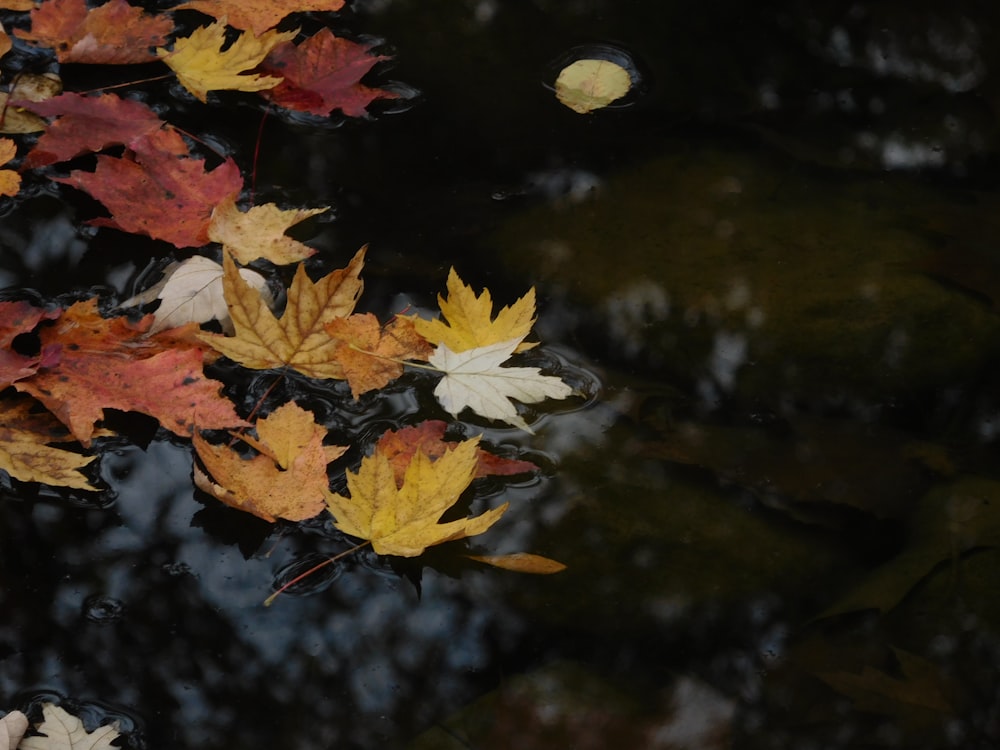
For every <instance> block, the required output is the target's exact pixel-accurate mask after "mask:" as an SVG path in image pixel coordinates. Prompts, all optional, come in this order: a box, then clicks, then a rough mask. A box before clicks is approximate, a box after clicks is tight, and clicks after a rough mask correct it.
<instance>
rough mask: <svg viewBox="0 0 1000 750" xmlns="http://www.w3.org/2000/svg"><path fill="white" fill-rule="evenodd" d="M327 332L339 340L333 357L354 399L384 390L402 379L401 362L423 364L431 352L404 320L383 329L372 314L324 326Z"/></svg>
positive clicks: (352, 317) (356, 316) (332, 322)
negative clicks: (380, 389) (338, 364)
mask: <svg viewBox="0 0 1000 750" xmlns="http://www.w3.org/2000/svg"><path fill="white" fill-rule="evenodd" d="M326 330H327V332H328V333H329V334H330V336H332V337H333V338H335V339H339V340H340V343H339V345H338V346H337V348H336V350H335V354H334V356H335V358H336V360H337V362H339V363H340V365H341V367H342V368H343V371H344V377H345V378H346V379H347V382H348V384H349V385H350V386H351V393H352V394H353V395H354V397H355V398H357V397H358V396H360V395H361V394H363V393H367V392H368V391H373V390H375V389H376V388H384V387H385V386H386V385H388V384H389V383H390V382H391V381H393V380H395V379H396V378H398V377H399V376H400V375H402V374H403V364H402V361H401V360H408V359H416V360H425V361H426V359H427V357H429V356H430V354H431V351H432V349H431V346H430V344H428V343H427V341H426V340H425V339H424V338H423V336H421V335H420V334H419V333H417V331H416V329H415V328H414V327H413V322H412V321H410V320H407V319H405V318H396V319H395V320H393V321H392V322H391V323H389V324H388V325H386V326H385V327H383V326H381V325H379V322H378V318H376V317H375V316H374V315H372V314H371V313H365V314H364V315H351V316H350V317H348V318H337V319H336V320H333V321H331V322H329V323H327V324H326Z"/></svg>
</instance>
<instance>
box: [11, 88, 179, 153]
mask: <svg viewBox="0 0 1000 750" xmlns="http://www.w3.org/2000/svg"><path fill="white" fill-rule="evenodd" d="M12 104H14V105H15V106H20V107H24V108H25V109H28V110H31V111H32V112H34V113H36V114H39V115H43V116H45V117H55V118H56V120H55V121H54V122H52V123H51V124H50V125H49V127H48V130H46V131H45V132H44V133H42V135H41V137H40V138H39V139H38V143H37V144H35V147H34V148H33V149H32V150H31V151H30V152H28V155H27V156H26V157H25V159H24V168H25V169H34V168H35V167H43V166H45V165H46V164H54V163H56V162H60V161H66V160H67V159H72V158H73V157H75V156H79V155H80V154H85V153H91V152H97V151H101V150H103V149H105V148H107V147H108V146H115V145H124V146H127V147H129V148H132V147H133V145H135V146H138V147H139V148H142V145H143V144H140V143H136V142H137V141H138V139H140V138H142V137H143V136H148V135H151V134H153V133H155V132H156V131H157V130H159V129H160V128H162V127H163V126H164V125H165V124H166V123H164V122H163V120H161V119H160V117H159V115H157V114H156V113H155V112H154V111H153V110H151V109H150V108H149V107H147V106H146V105H145V104H143V103H142V102H138V101H134V100H132V99H122V98H121V97H119V96H115V95H114V94H101V95H100V96H82V95H80V94H73V93H65V94H60V95H59V96H56V97H53V98H52V99H47V100H46V101H43V102H27V101H16V102H12ZM168 137H169V136H168ZM182 143H183V142H182ZM176 148H177V146H176V145H174V147H173V150H175V151H176ZM160 150H162V148H161V149H160ZM186 150H187V149H186V146H185V147H184V151H186Z"/></svg>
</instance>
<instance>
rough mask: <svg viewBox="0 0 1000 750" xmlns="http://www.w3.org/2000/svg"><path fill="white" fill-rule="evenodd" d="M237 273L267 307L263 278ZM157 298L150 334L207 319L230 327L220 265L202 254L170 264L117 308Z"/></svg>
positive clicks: (268, 297) (243, 270) (242, 271)
mask: <svg viewBox="0 0 1000 750" xmlns="http://www.w3.org/2000/svg"><path fill="white" fill-rule="evenodd" d="M239 273H240V276H242V277H243V280H244V281H246V283H247V284H248V285H249V286H250V287H251V288H253V289H256V290H257V292H258V293H259V294H260V295H262V297H263V300H264V303H265V304H266V305H267V306H268V307H270V306H271V305H272V304H273V300H272V299H271V295H270V293H269V292H268V289H267V279H265V278H264V277H263V276H261V275H260V274H259V273H257V272H256V271H252V270H250V269H249V268H241V269H240V271H239ZM157 299H158V300H161V304H160V306H159V307H158V308H157V309H156V311H155V312H154V313H153V316H154V318H155V320H154V322H153V325H152V326H150V328H149V332H150V333H158V332H159V331H163V330H166V329H168V328H174V327H176V326H182V325H184V324H185V323H207V322H208V321H210V320H218V321H219V322H220V323H221V324H222V327H223V329H226V330H231V329H232V327H233V326H232V321H231V320H230V318H229V306H228V305H227V304H226V299H225V297H224V296H223V291H222V266H220V265H219V264H218V263H216V262H215V261H214V260H211V259H209V258H206V257H204V256H201V255H195V256H193V257H191V258H188V259H187V260H185V261H183V262H181V263H173V264H171V265H170V266H169V267H168V268H167V269H166V271H165V272H164V277H163V279H162V280H161V281H160V282H159V283H158V284H156V285H155V286H153V287H151V288H150V289H147V290H146V291H145V292H143V293H142V294H137V295H136V296H135V297H130V298H129V299H127V300H125V301H124V302H122V303H121V305H120V307H131V306H133V305H145V304H148V303H150V302H152V301H153V300H157Z"/></svg>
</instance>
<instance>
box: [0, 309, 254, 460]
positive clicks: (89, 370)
mask: <svg viewBox="0 0 1000 750" xmlns="http://www.w3.org/2000/svg"><path fill="white" fill-rule="evenodd" d="M152 323H153V316H151V315H147V316H146V317H145V318H143V319H142V320H141V321H139V322H138V323H132V322H130V321H128V320H127V319H126V318H103V317H101V315H100V314H99V313H98V311H97V301H96V300H95V299H90V300H87V301H84V302H77V303H76V304H74V305H73V306H72V307H70V308H68V309H67V310H66V311H65V312H64V313H63V314H62V316H61V317H60V318H59V319H58V320H57V321H56V323H55V324H54V325H52V326H48V327H45V328H42V329H40V331H39V338H40V339H41V343H42V347H43V351H44V350H45V348H46V347H53V348H56V347H58V353H59V356H58V362H57V363H55V364H53V365H51V366H44V367H42V368H41V369H39V371H38V372H37V373H36V374H35V375H33V376H32V377H31V378H28V379H25V380H19V381H17V382H16V383H15V384H14V386H15V387H16V388H17V389H18V390H19V391H23V392H25V393H30V394H31V395H32V396H34V397H35V398H37V399H38V400H39V401H41V402H42V403H43V404H45V406H46V407H47V408H48V409H49V411H51V412H52V413H53V414H55V415H56V416H57V417H58V418H59V420H60V421H61V422H62V423H63V424H65V425H66V426H67V427H68V428H69V429H70V432H72V433H73V435H74V437H76V439H77V440H79V441H80V442H81V443H82V444H83V445H84V446H89V445H90V441H91V438H92V437H93V434H94V423H95V422H97V421H98V420H100V419H102V418H103V416H104V409H107V408H111V409H119V410H121V411H137V412H141V413H143V414H148V415H149V416H151V417H153V418H155V419H157V420H159V422H160V424H161V425H162V426H163V427H164V428H165V429H167V430H169V431H171V432H173V433H174V434H176V435H181V436H184V437H189V436H191V435H192V434H193V433H194V431H195V429H197V428H200V429H206V430H208V429H221V428H226V427H242V426H245V425H246V422H244V421H243V420H242V419H240V418H239V417H238V416H237V415H236V412H235V410H234V409H233V405H232V403H231V402H230V401H228V400H227V399H225V398H223V397H222V396H221V395H220V390H221V388H222V383H220V382H218V381H215V380H211V379H209V378H206V377H205V375H204V374H203V372H202V356H203V355H202V352H201V350H200V349H198V348H194V347H191V346H188V347H184V346H182V345H180V343H179V342H178V341H177V340H176V339H175V338H169V337H168V334H169V333H170V332H167V334H157V335H155V336H149V335H147V334H148V330H149V327H150V326H151V325H152Z"/></svg>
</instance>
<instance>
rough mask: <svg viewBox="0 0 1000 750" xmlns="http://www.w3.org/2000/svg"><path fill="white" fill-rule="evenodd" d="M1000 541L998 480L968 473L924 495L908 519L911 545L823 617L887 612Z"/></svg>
mask: <svg viewBox="0 0 1000 750" xmlns="http://www.w3.org/2000/svg"><path fill="white" fill-rule="evenodd" d="M997 545H1000V484H997V483H995V482H992V481H989V480H986V479H980V478H973V477H968V478H964V479H961V480H958V481H956V482H954V483H952V484H949V485H946V486H942V487H938V488H935V489H934V490H932V491H930V492H928V493H927V494H926V495H924V496H923V497H922V498H921V499H920V501H919V503H918V505H917V508H916V511H915V512H914V514H913V516H912V518H911V519H910V523H909V533H908V535H907V544H906V546H905V548H904V549H903V550H902V551H900V553H899V554H898V555H896V556H895V557H894V558H892V559H891V560H889V561H888V562H886V563H885V564H883V565H881V566H879V567H878V568H876V569H875V570H873V571H872V572H871V573H869V574H868V575H867V576H866V577H865V578H864V579H863V580H862V581H861V583H859V584H858V585H857V586H856V587H854V588H853V589H851V590H850V591H848V592H847V593H846V594H845V595H843V596H842V597H841V598H840V599H838V600H837V602H836V603H834V604H833V605H832V606H830V607H829V608H827V609H826V610H825V611H824V612H823V613H822V614H821V615H820V617H831V616H834V615H838V614H842V613H845V612H854V611H858V610H864V609H876V610H880V611H882V612H886V611H888V610H890V609H892V608H893V607H895V606H896V605H897V604H899V603H900V602H901V601H902V600H903V598H904V597H906V595H907V594H909V592H910V591H911V590H912V589H913V588H914V587H915V586H916V585H917V584H919V583H920V582H921V581H923V580H924V579H925V578H926V577H927V576H928V575H930V574H931V573H933V572H934V571H935V570H936V569H937V568H938V567H939V566H942V565H943V564H945V563H947V564H948V565H949V567H950V568H951V569H952V570H954V569H955V568H956V566H958V565H960V557H961V555H962V554H964V553H965V552H968V551H969V550H972V549H975V548H977V547H992V546H997Z"/></svg>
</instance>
